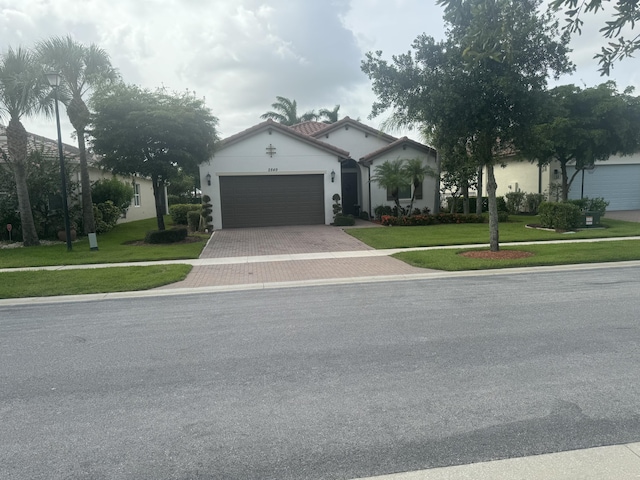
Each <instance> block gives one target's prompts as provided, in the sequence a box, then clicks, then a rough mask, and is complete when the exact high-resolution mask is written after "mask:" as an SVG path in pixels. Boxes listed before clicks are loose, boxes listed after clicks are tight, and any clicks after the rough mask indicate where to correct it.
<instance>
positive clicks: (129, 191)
mask: <svg viewBox="0 0 640 480" xmlns="http://www.w3.org/2000/svg"><path fill="white" fill-rule="evenodd" d="M91 198H92V200H93V203H95V204H101V203H105V202H107V201H108V200H110V201H111V202H113V204H114V205H115V206H116V207H118V208H120V209H122V210H124V209H126V208H128V207H129V205H130V204H131V199H132V198H133V187H132V186H131V185H130V184H128V183H124V182H121V181H120V180H118V179H117V178H116V177H112V178H103V179H100V180H98V181H97V182H95V183H94V184H93V185H91Z"/></svg>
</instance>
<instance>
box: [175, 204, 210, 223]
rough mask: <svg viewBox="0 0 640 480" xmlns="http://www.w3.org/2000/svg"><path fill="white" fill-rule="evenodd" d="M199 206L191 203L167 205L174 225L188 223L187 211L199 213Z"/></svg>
mask: <svg viewBox="0 0 640 480" xmlns="http://www.w3.org/2000/svg"><path fill="white" fill-rule="evenodd" d="M201 208H202V207H201V206H200V205H194V204H191V203H178V204H176V205H171V206H170V207H169V215H171V220H173V224H174V225H188V219H187V214H188V213H189V212H198V213H200V209H201Z"/></svg>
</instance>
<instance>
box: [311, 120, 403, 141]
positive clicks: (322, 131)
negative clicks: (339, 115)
mask: <svg viewBox="0 0 640 480" xmlns="http://www.w3.org/2000/svg"><path fill="white" fill-rule="evenodd" d="M323 125H324V128H318V129H317V130H315V131H314V132H313V133H312V134H311V135H312V136H313V137H315V138H320V137H321V136H323V135H324V136H327V135H329V134H331V132H335V131H336V130H339V129H341V128H347V129H348V128H349V127H351V128H354V129H356V130H360V131H362V132H364V133H365V134H367V135H372V136H376V137H378V138H381V139H383V140H386V141H387V142H389V143H391V142H395V141H396V140H397V138H396V137H394V136H392V135H389V134H388V133H384V132H382V131H381V130H377V129H375V128H373V127H370V126H369V125H365V124H364V123H362V122H359V121H358V120H354V119H352V118H350V117H344V118H343V119H342V120H339V121H337V122H335V123H330V124H323Z"/></svg>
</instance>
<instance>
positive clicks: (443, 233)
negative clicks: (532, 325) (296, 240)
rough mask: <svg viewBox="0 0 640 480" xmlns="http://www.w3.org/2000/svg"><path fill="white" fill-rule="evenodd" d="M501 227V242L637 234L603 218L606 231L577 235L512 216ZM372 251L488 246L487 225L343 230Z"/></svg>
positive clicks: (637, 227) (633, 227)
mask: <svg viewBox="0 0 640 480" xmlns="http://www.w3.org/2000/svg"><path fill="white" fill-rule="evenodd" d="M510 219H511V221H509V222H507V223H501V224H500V242H527V241H546V240H562V239H565V240H566V239H570V238H608V237H628V236H636V235H640V223H635V222H623V221H621V220H612V219H606V218H605V219H604V221H603V224H604V225H606V226H607V227H608V228H598V229H595V228H594V229H584V230H581V231H578V232H576V233H564V234H563V233H556V232H547V231H545V230H536V229H531V228H526V227H525V225H526V224H530V223H538V222H539V220H538V217H534V216H524V215H523V216H520V215H518V216H511V217H510ZM345 231H346V232H347V233H349V234H350V235H352V236H354V237H355V238H357V239H358V240H360V241H362V242H364V243H366V244H367V245H369V246H371V247H373V248H377V249H380V248H408V247H433V246H440V245H467V244H476V243H482V244H485V243H489V224H487V223H474V224H459V225H458V224H455V225H428V226H425V227H384V228H351V229H346V230H345Z"/></svg>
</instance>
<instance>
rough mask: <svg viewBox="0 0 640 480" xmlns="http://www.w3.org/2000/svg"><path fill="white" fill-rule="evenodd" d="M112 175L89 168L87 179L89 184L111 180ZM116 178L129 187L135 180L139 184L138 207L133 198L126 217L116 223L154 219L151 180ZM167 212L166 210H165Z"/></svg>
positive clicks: (117, 176)
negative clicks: (89, 181)
mask: <svg viewBox="0 0 640 480" xmlns="http://www.w3.org/2000/svg"><path fill="white" fill-rule="evenodd" d="M79 175H80V172H78V179H77V181H78V182H79V181H80V177H79ZM112 177H113V174H112V173H111V172H108V171H105V170H100V169H97V168H89V179H90V180H91V183H93V182H96V181H98V180H102V179H104V178H107V179H108V178H112ZM116 178H117V179H118V180H120V181H121V182H123V183H126V184H129V185H131V184H132V183H133V180H134V178H135V182H136V183H138V184H140V205H139V206H135V205H134V204H133V198H132V199H131V204H130V205H129V208H128V209H127V212H126V216H125V217H123V218H120V219H119V220H118V223H127V222H133V221H136V220H144V219H147V218H155V216H156V203H155V202H156V201H155V198H154V197H153V184H152V183H151V180H149V179H148V178H144V177H124V176H122V175H116ZM167 211H168V209H167Z"/></svg>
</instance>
